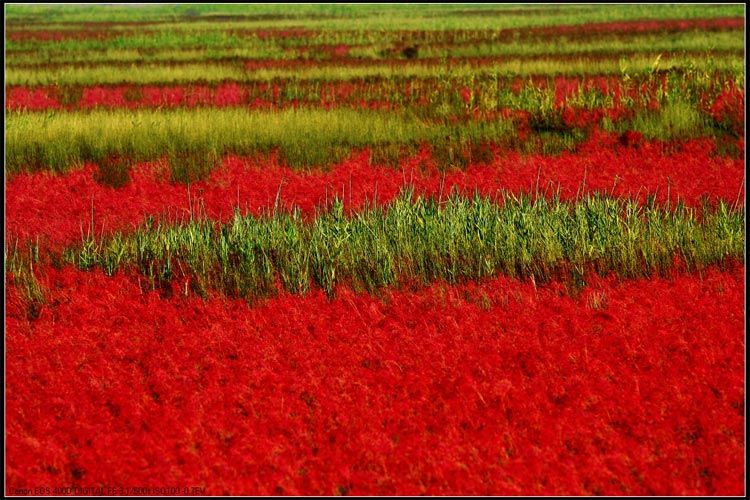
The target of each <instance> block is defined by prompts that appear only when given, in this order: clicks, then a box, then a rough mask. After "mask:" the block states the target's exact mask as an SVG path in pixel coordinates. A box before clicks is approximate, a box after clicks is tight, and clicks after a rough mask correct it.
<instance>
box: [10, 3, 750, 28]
mask: <svg viewBox="0 0 750 500" xmlns="http://www.w3.org/2000/svg"><path fill="white" fill-rule="evenodd" d="M212 15H225V16H226V15H229V16H245V18H244V19H243V18H238V19H236V20H234V21H232V22H231V24H232V25H242V26H244V27H247V28H285V27H299V26H305V27H315V28H318V29H361V30H396V29H429V30H444V29H454V30H455V29H503V28H512V27H529V26H554V25H558V24H584V23H590V22H610V21H629V20H647V19H695V18H711V17H740V16H743V15H744V10H743V8H742V5H739V4H735V5H666V4H665V5H646V4H643V5H601V6H580V5H573V6H546V5H545V6H522V5H507V6H498V5H484V6H482V5H471V6H466V5H436V4H432V5H388V6H384V5H341V4H337V5H296V6H294V7H289V6H284V5H276V6H274V5H236V6H231V5H228V4H225V5H210V6H209V5H203V6H200V5H183V6H177V5H169V6H167V5H165V6H150V7H148V6H139V7H138V8H133V7H123V6H112V5H107V6H72V5H67V6H66V5H61V6H54V7H53V6H32V5H16V6H9V7H8V8H7V9H6V16H7V20H8V22H9V24H11V25H12V26H13V27H17V26H18V24H17V23H18V22H25V23H26V24H25V26H30V25H31V23H33V22H36V21H42V22H44V21H47V22H48V21H49V20H50V19H53V20H55V22H56V23H63V22H64V23H75V22H96V21H99V22H106V21H109V22H112V21H114V22H128V21H141V22H147V21H174V22H175V23H177V24H169V23H165V24H163V25H161V26H160V27H161V28H162V29H187V30H191V29H207V28H208V29H211V28H214V29H215V28H217V27H226V25H227V20H226V19H222V20H221V22H217V21H211V16H212ZM253 16H255V18H253ZM185 21H191V22H188V23H186V22H185ZM44 26H45V25H44V24H41V26H40V27H42V28H43V27H44ZM47 26H50V27H51V28H53V29H54V28H55V27H57V26H58V25H57V24H49V23H48V24H47Z"/></svg>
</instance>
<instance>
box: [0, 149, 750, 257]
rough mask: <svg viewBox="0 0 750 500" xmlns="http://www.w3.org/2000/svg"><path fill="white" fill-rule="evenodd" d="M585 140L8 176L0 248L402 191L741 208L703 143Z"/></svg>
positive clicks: (723, 162)
mask: <svg viewBox="0 0 750 500" xmlns="http://www.w3.org/2000/svg"><path fill="white" fill-rule="evenodd" d="M622 140H623V141H624V142H625V143H626V144H628V145H627V146H623V145H621V144H620V142H619V139H618V138H617V137H613V136H607V135H599V134H595V136H594V138H593V139H592V140H591V141H590V142H589V143H587V144H585V145H584V146H583V147H582V148H581V151H580V152H579V153H576V154H572V153H565V154H562V155H560V156H543V155H537V154H534V155H522V154H519V153H514V152H501V151H496V152H495V154H496V159H495V160H494V161H493V162H492V163H490V164H488V165H473V166H470V167H468V168H467V169H465V170H452V171H448V172H445V173H441V172H440V171H439V170H438V169H437V168H436V166H435V165H434V160H433V159H432V158H431V156H430V154H429V152H428V151H422V152H421V153H420V154H419V155H417V156H415V157H412V158H411V159H409V160H408V161H405V162H403V163H402V164H401V165H400V167H399V168H398V169H392V168H389V167H384V166H377V165H370V161H369V155H368V153H367V152H363V153H362V154H359V155H354V156H352V157H351V158H350V159H348V160H346V161H344V162H342V163H341V164H339V165H337V166H335V167H333V168H332V169H331V170H329V171H325V172H324V171H320V170H317V171H313V172H299V171H294V170H291V169H290V168H288V167H284V166H282V165H280V164H279V162H278V161H276V160H274V158H271V159H270V160H264V161H253V160H245V159H240V158H237V157H228V158H226V159H225V160H224V162H223V166H222V167H221V168H218V169H217V170H215V171H214V172H213V174H212V175H211V177H210V178H209V179H208V180H206V181H201V182H197V183H194V184H193V185H192V186H191V188H190V198H189V197H188V190H187V187H186V186H185V185H182V184H170V183H168V182H167V181H166V180H164V174H163V173H161V171H162V170H163V169H160V166H159V164H158V163H152V164H143V165H140V166H136V167H135V168H134V169H133V171H132V174H131V180H130V182H129V183H128V184H127V185H126V186H125V187H123V188H119V189H113V188H109V187H105V186H102V185H100V184H97V182H96V181H95V176H96V168H95V167H94V166H91V165H89V167H88V168H86V169H83V170H77V171H74V172H71V173H69V174H67V175H62V176H56V175H51V174H48V173H37V174H18V175H16V176H14V177H13V178H12V179H10V180H9V181H8V182H7V188H6V200H7V201H6V221H5V222H6V227H7V230H6V241H7V238H8V237H9V236H13V237H15V236H17V237H19V238H21V239H22V240H25V239H28V238H35V237H40V238H41V239H42V240H46V241H47V242H48V243H52V244H53V245H59V244H66V243H72V242H75V241H76V240H79V239H80V237H81V232H82V231H83V232H84V233H85V232H87V231H88V230H89V227H90V221H91V208H92V204H93V207H94V224H95V229H96V233H97V234H99V233H100V232H105V233H106V232H110V231H113V230H117V229H127V228H128V227H130V228H132V227H135V226H136V225H138V224H140V223H141V222H142V221H143V220H144V219H145V217H147V216H148V215H164V216H166V217H167V218H168V219H170V220H179V219H185V218H186V217H188V216H189V214H190V212H189V207H190V206H192V207H198V206H201V207H203V209H204V210H205V213H206V214H207V215H208V216H209V217H212V218H215V219H220V220H224V219H227V218H228V217H229V216H230V215H231V214H232V213H233V211H234V209H235V208H236V207H238V206H239V207H240V208H241V209H242V211H243V212H251V213H260V212H262V211H264V210H268V209H270V208H272V207H273V206H274V204H275V202H276V198H277V195H278V196H279V200H280V203H281V206H282V207H283V208H290V207H292V206H296V207H299V208H300V209H302V210H303V211H304V212H306V213H308V214H312V213H314V210H315V207H316V206H321V205H323V204H324V203H325V201H326V199H328V200H331V199H333V197H334V196H338V197H339V198H343V201H344V203H345V206H346V207H347V208H348V209H351V210H358V209H360V208H361V207H363V206H364V205H365V204H366V203H370V204H372V203H373V202H374V201H375V200H376V201H377V202H378V203H387V202H389V201H390V200H392V199H393V198H394V197H395V196H396V195H397V194H398V193H399V192H400V191H401V190H402V189H403V188H405V187H407V186H412V187H413V188H414V189H415V191H416V193H417V194H424V195H428V196H434V197H439V196H440V195H441V193H442V195H443V196H446V195H448V194H449V193H450V192H451V191H452V190H453V189H458V190H460V191H462V192H464V193H466V194H468V195H471V194H472V193H473V192H474V191H475V190H476V191H478V192H479V193H481V194H482V195H485V196H495V195H498V193H499V191H500V190H506V191H511V192H514V193H519V192H530V191H536V190H537V188H538V190H539V191H540V192H541V193H543V194H545V195H547V196H552V195H554V194H555V193H556V192H557V191H558V189H559V194H560V197H561V198H563V199H575V197H576V196H577V195H578V194H580V193H587V192H594V191H600V192H606V193H608V194H611V195H614V196H632V197H635V198H637V199H638V200H640V201H642V202H644V201H646V199H647V197H648V196H649V195H653V196H654V198H655V199H656V201H657V202H659V203H665V202H666V201H667V200H668V199H669V200H671V202H672V203H674V202H675V201H676V200H677V199H678V198H679V199H680V200H682V201H684V202H686V203H687V204H688V205H691V206H698V207H699V206H700V203H701V198H703V197H706V198H708V199H710V200H717V199H723V200H726V201H728V202H730V203H734V202H735V201H736V200H738V198H739V200H740V201H739V202H740V203H742V202H743V201H744V187H743V179H744V161H743V160H742V158H737V159H732V158H725V157H719V156H714V155H713V147H714V146H713V143H712V142H711V141H709V140H697V141H691V142H688V143H686V144H685V145H683V147H682V149H681V151H679V152H677V153H674V154H669V155H665V154H664V153H663V150H662V146H661V145H659V144H656V143H652V142H649V141H646V140H643V139H642V138H640V137H638V136H637V135H635V134H630V135H628V136H624V137H623V139H622Z"/></svg>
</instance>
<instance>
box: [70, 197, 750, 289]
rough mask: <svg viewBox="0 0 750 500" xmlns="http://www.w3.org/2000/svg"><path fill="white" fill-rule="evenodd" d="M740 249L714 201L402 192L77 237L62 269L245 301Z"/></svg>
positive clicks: (711, 257) (550, 273)
mask: <svg viewBox="0 0 750 500" xmlns="http://www.w3.org/2000/svg"><path fill="white" fill-rule="evenodd" d="M744 240H745V232H744V213H743V212H742V211H740V210H733V209H731V208H730V207H728V206H727V205H726V204H723V203H722V204H721V205H720V206H718V207H715V208H711V209H709V208H706V209H705V212H704V213H703V214H702V216H701V218H700V219H698V218H696V216H695V214H694V212H693V211H692V210H691V209H688V208H684V207H682V206H680V207H677V208H676V209H672V210H670V209H666V208H658V207H655V206H651V205H647V206H642V205H639V204H638V203H636V202H632V201H626V200H616V199H612V198H607V197H603V196H599V195H591V196H588V197H587V198H585V199H582V200H580V201H578V202H567V203H566V202H561V201H558V200H545V199H544V198H539V199H537V200H535V201H531V199H530V198H527V197H521V198H520V199H518V198H515V197H511V196H506V197H505V198H504V199H503V200H501V202H500V203H497V202H496V201H493V200H490V199H486V198H481V197H474V198H473V199H468V198H465V197H462V196H458V195H452V196H450V197H449V198H448V199H447V200H442V202H440V200H434V199H429V200H425V199H421V198H417V199H412V196H411V195H410V194H409V193H406V194H404V195H402V196H401V197H400V198H399V199H397V200H396V201H395V202H394V203H393V204H391V205H389V206H388V207H386V208H383V207H375V208H370V209H365V210H363V211H361V212H359V213H357V214H356V215H354V216H351V217H348V216H345V215H344V211H343V205H342V203H341V202H340V201H334V202H333V204H332V206H330V207H329V209H327V210H325V211H323V212H321V213H319V215H318V216H317V217H316V218H315V219H314V220H313V221H312V222H305V221H303V220H302V218H301V216H300V214H299V213H292V214H288V213H273V214H268V215H267V216H264V217H260V218H256V217H253V216H241V215H239V214H236V215H235V217H234V219H233V220H231V221H230V222H229V223H227V224H225V225H217V224H216V223H213V222H211V221H207V220H192V221H190V222H188V223H185V224H181V225H177V226H174V225H161V224H156V223H150V224H147V225H146V226H144V227H142V228H141V229H140V230H138V231H136V232H135V233H131V234H126V235H123V234H116V235H114V236H113V237H109V238H105V239H96V238H94V237H88V238H84V240H83V242H82V243H81V245H79V246H77V247H76V248H72V249H69V250H68V251H66V252H65V254H64V255H65V256H64V260H66V261H67V262H71V263H75V264H76V265H78V266H79V267H80V268H82V269H91V268H95V267H98V268H101V269H103V270H104V271H105V272H106V273H108V274H112V273H115V272H118V271H121V270H124V269H137V270H139V271H140V272H141V273H142V274H143V275H145V276H146V277H147V278H148V279H149V280H150V284H151V286H153V287H154V288H159V287H160V288H166V289H170V288H171V287H170V285H169V284H170V282H171V281H172V280H173V279H175V278H181V279H182V281H180V282H179V283H180V284H182V283H184V279H185V278H189V279H190V287H191V288H192V290H193V291H195V292H198V293H205V292H206V291H207V290H209V289H218V290H220V291H222V292H224V293H227V294H229V295H232V296H240V297H248V298H252V297H258V296H264V295H268V294H270V293H273V292H274V291H275V290H276V285H275V283H276V282H277V280H280V283H281V285H282V286H283V287H284V288H285V289H287V290H289V291H291V292H305V291H307V290H309V289H310V288H311V287H312V286H316V287H319V288H322V289H323V290H325V291H326V292H328V293H332V292H333V291H334V288H335V287H336V285H338V284H347V285H350V286H353V287H354V288H356V289H364V290H368V291H373V290H375V289H377V288H378V287H381V286H387V285H398V284H404V283H427V282H430V281H434V280H446V281H448V282H455V281H459V280H463V279H477V278H482V277H487V276H493V275H496V274H498V273H503V274H506V275H509V276H517V277H522V278H533V279H535V280H537V281H546V280H549V279H552V278H563V279H573V280H574V281H575V283H576V284H578V285H581V284H582V280H584V279H585V275H586V273H588V272H591V271H595V272H599V273H609V272H615V273H617V274H618V275H620V276H622V277H638V276H648V275H651V274H653V273H664V272H666V271H668V270H669V269H670V268H672V267H673V265H674V262H675V259H678V260H679V261H681V262H682V264H683V265H685V266H686V267H687V268H688V269H689V270H696V269H701V268H703V267H705V266H708V265H712V264H717V263H722V262H725V261H727V260H728V259H729V260H731V259H735V260H744ZM185 286H186V287H187V286H188V285H185ZM185 292H186V293H187V292H188V290H187V289H186V290H185Z"/></svg>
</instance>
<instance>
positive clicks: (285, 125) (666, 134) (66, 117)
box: [5, 102, 720, 185]
mask: <svg viewBox="0 0 750 500" xmlns="http://www.w3.org/2000/svg"><path fill="white" fill-rule="evenodd" d="M6 118H7V119H6V125H5V140H6V155H5V161H6V163H5V168H6V173H8V174H10V175H12V174H15V173H19V172H34V171H53V172H66V171H68V170H70V169H73V168H76V167H78V166H80V165H81V164H82V163H84V162H93V163H96V164H98V165H100V168H101V169H102V170H103V176H104V177H105V178H109V177H111V178H112V179H111V182H107V183H111V184H113V185H117V184H122V183H124V182H126V180H127V172H128V169H129V167H130V165H131V164H133V163H137V162H140V161H149V160H157V159H160V158H164V157H167V158H168V159H169V162H170V168H171V173H172V179H173V180H175V181H188V182H189V181H194V180H197V179H200V178H203V177H205V176H206V175H207V174H208V173H209V172H210V171H211V169H212V168H214V166H216V165H217V164H218V162H219V159H220V157H221V156H223V155H226V154H237V155H256V154H260V153H267V152H270V151H272V150H278V151H279V152H280V154H281V156H282V158H283V159H284V160H285V161H286V162H287V164H288V165H290V166H291V167H310V166H327V165H331V164H332V163H335V162H338V161H341V160H343V159H344V158H345V157H346V156H347V155H349V154H350V153H351V151H352V149H358V148H370V149H371V150H373V153H374V155H375V160H374V161H375V162H377V163H386V164H388V163H391V164H392V163H394V162H397V161H398V159H400V158H402V157H403V156H404V153H405V152H406V153H409V152H414V150H415V149H416V148H417V147H419V146H420V145H421V144H425V143H427V144H430V145H431V146H432V148H433V151H435V152H436V156H437V158H438V160H439V161H440V163H442V164H443V165H444V166H452V165H454V166H464V165H467V164H469V163H471V162H472V161H473V162H480V161H486V160H490V159H492V156H491V153H490V156H489V157H488V156H487V150H486V149H483V148H482V146H484V145H487V144H497V145H501V146H504V147H510V148H518V149H520V150H522V151H528V152H532V151H535V152H541V153H545V154H549V153H554V152H559V151H560V150H561V149H572V148H574V147H575V146H576V145H577V144H578V143H580V141H581V140H583V139H585V138H586V133H585V131H584V130H580V129H572V128H564V127H563V128H562V129H561V130H554V129H552V130H545V129H544V128H541V129H539V130H536V131H535V132H537V134H536V135H535V136H531V137H527V138H526V139H525V140H520V139H519V137H518V132H517V128H516V124H515V123H514V121H513V120H510V119H507V120H493V121H469V122H463V123H450V122H449V121H438V122H435V121H432V122H428V121H424V120H420V119H418V118H417V117H415V116H413V115H410V114H400V113H383V112H366V111H355V110H351V109H346V108H339V109H334V110H331V111H324V110H320V109H286V110H283V111H278V112H273V111H252V112H248V111H246V110H244V109H236V108H235V109H210V108H197V109H176V110H167V111H161V110H137V111H130V110H116V111H92V112H88V113H86V112H74V113H48V114H45V113H8V115H7V117H6ZM550 119H552V118H550ZM602 125H603V126H604V127H605V128H606V129H608V130H611V131H617V132H624V131H626V130H635V131H638V132H641V133H643V134H644V135H645V136H646V138H648V139H660V140H681V139H688V138H692V137H699V136H703V135H709V134H714V133H718V132H720V131H717V130H715V129H714V128H712V127H713V126H714V125H713V123H712V122H710V121H708V120H707V118H706V117H705V116H704V115H702V114H701V113H699V112H698V111H697V110H696V109H695V108H694V107H693V106H691V105H689V104H687V103H681V102H674V103H670V104H668V105H665V106H664V107H662V108H661V109H660V110H659V111H656V112H651V111H646V112H643V113H641V114H638V115H636V116H635V117H634V118H632V119H631V120H626V121H623V122H611V121H607V120H604V121H603V123H602ZM546 126H547V125H544V127H546Z"/></svg>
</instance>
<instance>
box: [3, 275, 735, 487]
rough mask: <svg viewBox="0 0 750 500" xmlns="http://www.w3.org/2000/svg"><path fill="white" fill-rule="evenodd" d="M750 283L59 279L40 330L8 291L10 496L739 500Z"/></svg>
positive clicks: (687, 279) (716, 278) (730, 279)
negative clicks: (180, 284) (387, 284)
mask: <svg viewBox="0 0 750 500" xmlns="http://www.w3.org/2000/svg"><path fill="white" fill-rule="evenodd" d="M743 273H744V268H742V269H738V270H735V271H733V272H719V271H716V270H709V271H707V272H706V273H705V275H704V276H703V278H700V277H698V276H678V277H676V278H674V279H673V280H665V279H658V278H657V279H652V280H637V281H630V282H622V283H620V282H617V281H616V280H613V279H594V280H593V281H590V282H589V286H588V287H587V288H586V289H585V291H584V292H583V294H582V295H580V296H578V297H577V298H571V296H570V295H568V294H567V293H566V291H565V290H564V288H563V286H562V285H559V284H556V283H553V284H551V285H547V286H544V287H540V288H536V287H535V286H534V285H533V284H531V283H520V282H517V281H514V280H510V279H505V278H498V279H496V280H492V281H487V282H484V283H481V284H467V285H460V286H446V285H442V284H436V285H433V286H431V287H429V288H427V289H423V290H421V291H417V292H413V291H385V292H384V296H383V297H382V298H376V297H373V296H368V295H355V294H352V293H351V292H349V291H347V290H339V291H338V296H337V298H336V299H334V300H330V301H329V300H328V299H327V298H326V297H325V296H324V295H323V294H322V293H320V292H313V293H311V294H309V295H307V296H287V295H282V296H280V297H277V298H275V299H271V300H268V301H267V302H264V303H262V304H259V305H257V306H256V307H254V308H250V307H248V306H247V305H246V304H245V303H242V302H239V301H236V302H230V301H226V300H224V299H219V298H210V299H209V300H207V301H203V300H202V299H199V298H173V299H171V300H163V299H160V298H159V296H158V294H156V293H147V294H145V295H144V294H143V293H142V292H141V290H140V289H139V287H138V284H137V283H136V282H135V281H134V279H133V280H131V279H129V278H126V277H124V276H122V275H118V276H115V277H114V278H107V277H105V276H103V275H102V274H101V273H99V272H93V273H84V272H78V271H75V270H72V269H69V268H65V269H63V270H61V271H55V270H53V269H47V270H46V271H44V274H45V277H44V279H43V282H44V283H45V285H46V286H49V287H51V291H50V292H49V294H48V303H47V305H45V306H44V307H42V310H41V316H40V317H39V318H38V319H37V320H32V321H28V320H27V319H26V316H25V314H24V311H23V307H22V305H21V303H20V302H19V298H18V293H17V291H16V290H15V289H14V288H12V287H11V288H10V290H9V292H10V293H9V298H8V302H7V307H8V316H7V319H6V326H7V332H6V349H7V358H6V362H7V365H6V388H7V396H6V399H7V414H6V416H7V422H6V439H7V444H6V446H7V460H8V462H7V469H6V473H7V485H8V488H20V487H34V486H38V485H66V486H70V485H76V486H95V485H97V484H105V485H141V486H152V487H153V486H164V485H165V484H167V483H168V484H170V485H172V484H176V485H195V486H203V487H205V488H206V489H207V490H206V492H207V493H209V494H226V493H230V494H253V493H255V494H323V495H330V494H340V493H350V494H402V495H411V494H420V493H426V494H548V495H559V494H569V495H588V494H611V495H617V494H635V495H639V494H646V495H647V494H664V495H703V494H706V495H711V494H723V495H741V494H742V492H743V482H744V465H743V462H744V455H745V454H744V452H745V449H744V448H745V445H744V441H745V440H744V437H743V426H744V397H745V395H744V389H743V378H744V361H743V352H744V348H745V345H744V325H743V318H744V315H743V304H744V298H745V297H744V291H743V288H744V280H743V276H742V275H743ZM706 325H710V327H709V328H707V327H706Z"/></svg>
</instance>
